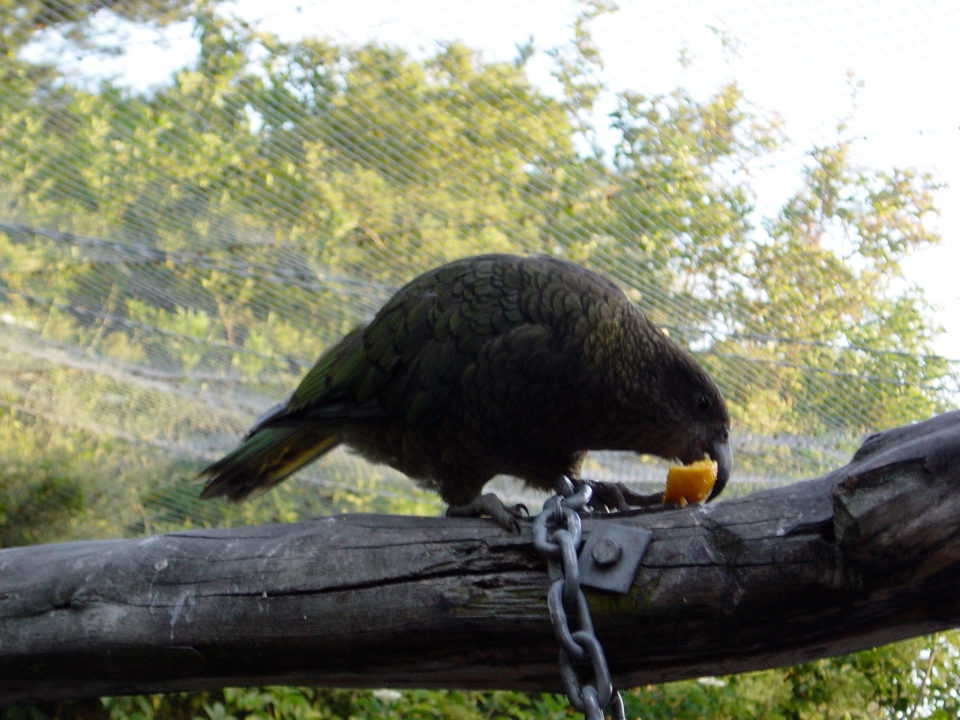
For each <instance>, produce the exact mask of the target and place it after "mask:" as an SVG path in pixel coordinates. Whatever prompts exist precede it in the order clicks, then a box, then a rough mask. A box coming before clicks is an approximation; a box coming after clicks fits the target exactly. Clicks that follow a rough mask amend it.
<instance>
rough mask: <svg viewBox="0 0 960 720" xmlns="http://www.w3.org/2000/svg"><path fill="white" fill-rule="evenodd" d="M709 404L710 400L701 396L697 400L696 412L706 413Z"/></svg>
mask: <svg viewBox="0 0 960 720" xmlns="http://www.w3.org/2000/svg"><path fill="white" fill-rule="evenodd" d="M711 404H712V403H711V402H710V398H708V397H707V396H706V395H701V396H700V397H698V398H697V410H699V411H700V412H706V411H707V410H709V409H710V406H711Z"/></svg>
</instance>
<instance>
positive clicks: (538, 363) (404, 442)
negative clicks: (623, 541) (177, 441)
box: [201, 255, 732, 530]
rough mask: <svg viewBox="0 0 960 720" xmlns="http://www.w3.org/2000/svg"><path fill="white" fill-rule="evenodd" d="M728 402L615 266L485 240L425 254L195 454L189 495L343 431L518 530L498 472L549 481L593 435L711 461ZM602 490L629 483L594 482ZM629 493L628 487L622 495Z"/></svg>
mask: <svg viewBox="0 0 960 720" xmlns="http://www.w3.org/2000/svg"><path fill="white" fill-rule="evenodd" d="M729 429H730V416H729V414H728V412H727V407H726V404H725V403H724V400H723V397H722V396H721V394H720V391H719V390H718V388H717V386H716V385H715V384H714V382H713V380H712V379H711V378H710V376H709V375H708V374H707V373H706V372H705V371H704V370H703V368H702V367H700V365H699V364H698V363H697V362H696V360H694V359H693V357H692V356H691V355H690V354H689V353H688V352H687V351H686V350H684V349H683V348H681V347H680V346H679V345H677V344H676V343H675V342H673V341H672V340H671V339H670V338H669V337H667V336H666V335H665V334H664V333H663V331H661V330H660V329H659V328H658V327H657V326H656V325H654V324H653V323H652V322H651V321H650V320H649V319H648V318H647V317H646V316H645V315H644V314H643V313H642V312H641V311H640V310H639V309H638V308H637V307H636V306H635V305H634V304H633V303H631V302H630V301H629V300H628V299H627V297H626V295H624V293H623V292H622V291H621V290H620V289H619V288H618V287H617V286H616V285H615V284H614V283H613V282H611V281H610V280H608V279H607V278H605V277H603V276H602V275H599V274H597V273H595V272H592V271H590V270H587V269H586V268H583V267H581V266H579V265H576V264H574V263H572V262H569V261H566V260H561V259H557V258H553V257H547V256H535V257H518V256H513V255H481V256H478V257H470V258H464V259H461V260H455V261H453V262H450V263H447V264H445V265H441V266H440V267H437V268H435V269H433V270H430V271H428V272H425V273H424V274H422V275H420V276H419V277H417V278H415V279H414V280H412V281H411V282H410V283H408V284H407V285H405V286H404V287H403V288H401V289H400V290H399V291H398V292H397V293H396V294H395V295H394V296H393V297H392V298H391V299H390V300H389V301H388V302H387V303H386V305H384V306H383V308H382V309H381V310H380V311H379V312H378V313H377V314H376V316H375V317H374V318H373V320H372V321H370V323H369V324H366V325H361V326H360V327H358V328H356V329H354V330H353V331H352V332H350V333H349V334H348V335H347V336H346V337H344V338H343V339H342V340H340V342H338V343H336V344H335V345H333V346H332V347H330V348H328V349H327V350H326V351H325V352H323V353H322V354H321V355H320V358H319V359H318V360H317V362H316V364H315V365H314V366H313V368H312V369H311V370H310V371H309V372H308V373H307V374H306V376H305V377H304V378H303V380H302V381H301V382H300V385H299V386H298V387H297V388H296V390H294V391H293V394H292V395H290V397H289V399H288V400H287V401H286V402H284V403H282V404H280V405H278V406H276V407H275V408H273V409H272V410H270V411H268V412H267V413H266V414H265V415H264V416H263V417H262V418H261V419H260V420H259V421H258V422H257V423H256V424H255V425H254V426H253V428H252V429H251V430H250V431H249V432H248V434H247V435H246V437H245V439H244V440H243V443H242V444H241V445H240V446H239V447H238V448H237V449H236V450H234V451H233V452H231V453H230V454H229V455H227V456H226V457H224V458H223V459H221V460H219V461H217V462H215V463H213V464H212V465H210V466H209V467H208V468H206V469H205V470H204V471H203V472H202V473H201V477H204V478H206V479H207V484H206V487H205V488H204V490H203V492H202V494H201V497H203V498H212V497H217V496H221V495H225V496H227V497H228V498H230V499H232V500H241V499H243V498H245V497H247V496H248V495H250V494H251V493H254V492H258V491H262V490H266V489H268V488H271V487H273V486H274V485H276V484H277V483H279V482H281V481H282V480H283V479H284V478H286V477H287V476H288V475H290V474H291V473H293V472H296V471H297V470H299V469H300V468H302V467H303V466H304V465H307V464H308V463H311V462H313V461H314V460H316V459H317V458H319V457H320V456H322V455H323V454H324V453H327V452H329V451H330V450H332V449H333V448H335V447H336V446H337V445H339V444H341V443H344V444H345V445H347V446H348V447H350V448H352V449H353V450H354V451H356V452H358V453H359V454H360V455H361V456H363V457H365V458H367V459H368V460H371V461H373V462H376V463H385V464H387V465H390V466H391V467H394V468H396V469H397V470H399V471H401V472H403V473H405V474H406V475H408V476H409V477H411V478H413V479H415V480H416V481H418V482H419V483H420V484H421V485H423V486H424V487H426V488H430V489H432V490H435V491H437V492H439V494H440V497H441V498H442V499H443V500H444V502H446V503H447V504H448V505H449V509H448V511H447V514H448V515H482V514H487V515H489V516H491V517H492V518H494V519H495V520H496V521H497V522H499V523H500V524H501V525H503V526H504V527H506V528H508V529H514V530H519V525H518V523H517V518H518V517H521V516H522V512H523V510H524V509H525V508H523V507H522V506H514V507H510V508H508V507H505V506H504V505H503V504H502V503H501V502H500V500H499V498H497V496H496V495H494V494H492V493H488V494H486V495H482V494H481V492H482V489H483V486H484V485H485V484H486V482H487V481H488V480H490V479H491V478H492V477H493V476H494V475H497V474H501V473H502V474H506V475H513V476H515V477H517V478H520V479H522V480H523V481H525V483H526V484H527V485H530V486H532V487H534V488H538V489H543V490H551V489H552V488H554V486H555V481H556V480H557V478H558V477H559V476H562V475H566V476H568V477H570V478H571V479H573V480H574V481H575V482H579V481H580V468H581V465H582V463H583V460H584V458H585V456H586V454H587V451H589V450H628V451H633V452H636V453H649V454H652V455H659V456H660V457H663V458H666V459H669V460H679V461H681V462H684V463H690V462H693V461H695V460H700V459H703V458H704V456H709V457H710V458H713V459H714V460H716V462H717V465H718V473H717V481H716V484H715V485H714V487H713V491H712V493H711V495H710V499H712V498H713V497H715V496H716V495H718V494H719V493H720V492H721V491H722V490H723V487H724V485H725V484H726V482H727V479H728V478H729V476H730V469H731V463H732V458H731V452H730V446H729V443H728V433H729ZM591 484H592V485H593V486H594V488H595V489H596V490H597V491H598V492H597V498H602V500H601V504H603V505H608V506H611V507H616V508H618V509H623V508H624V507H626V506H627V505H628V504H630V503H633V504H644V502H646V501H652V500H651V498H654V497H662V495H658V496H639V495H636V494H635V493H633V492H632V491H630V490H629V489H627V488H625V487H624V486H623V485H621V484H620V483H591ZM628 500H629V501H630V503H628V502H627V501H628Z"/></svg>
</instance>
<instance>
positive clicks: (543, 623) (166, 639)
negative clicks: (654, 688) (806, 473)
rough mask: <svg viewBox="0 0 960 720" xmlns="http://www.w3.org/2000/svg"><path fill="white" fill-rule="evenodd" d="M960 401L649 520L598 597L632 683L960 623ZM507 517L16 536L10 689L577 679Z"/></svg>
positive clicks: (533, 564)
mask: <svg viewBox="0 0 960 720" xmlns="http://www.w3.org/2000/svg"><path fill="white" fill-rule="evenodd" d="M958 490H960V413H949V414H946V415H941V416H939V417H936V418H933V419H932V420H929V421H927V422H925V423H920V424H917V425H913V426H909V427H906V428H899V429H897V430H891V431H889V432H886V433H882V434H881V435H878V436H874V437H872V438H870V439H869V440H868V441H867V442H866V443H865V444H864V446H863V447H862V448H861V449H860V450H859V451H858V452H857V454H856V455H855V456H854V459H853V461H852V462H851V463H850V464H849V465H847V466H846V467H843V468H841V469H839V470H836V471H834V472H833V473H831V474H830V475H827V476H826V477H823V478H820V479H817V480H811V481H807V482H803V483H797V484H795V485H790V486H787V487H783V488H778V489H775V490H768V491H763V492H758V493H755V494H753V495H749V496H747V497H744V498H740V499H734V500H728V501H726V502H721V503H717V504H714V505H710V506H706V507H689V508H686V509H683V510H672V511H656V512H645V513H643V512H630V513H621V514H616V515H608V516H600V517H595V518H592V519H590V518H587V519H585V520H584V531H585V533H589V532H590V530H591V529H592V528H595V527H597V526H598V525H599V524H602V523H611V522H613V523H628V524H630V525H634V526H638V527H645V528H649V529H650V530H652V531H653V534H654V535H653V541H652V542H651V543H650V546H649V548H648V550H647V553H646V555H645V557H644V560H643V563H642V565H641V567H640V570H639V572H638V573H637V576H636V578H635V580H634V584H633V587H632V590H631V591H630V593H629V594H627V595H613V594H608V593H603V592H589V591H588V597H589V601H590V607H591V610H592V612H593V617H594V622H595V625H596V631H597V635H598V637H599V638H600V640H601V641H602V643H603V645H604V648H605V650H606V654H607V658H608V661H609V662H610V665H611V670H612V671H613V673H614V676H615V681H616V683H617V684H618V685H620V686H631V685H638V684H643V683H652V682H663V681H667V680H677V679H680V678H690V677H698V676H702V675H714V674H726V673H733V672H741V671H745V670H756V669H760V668H766V667H772V666H778V665H788V664H793V663H798V662H803V661H807V660H811V659H814V658H819V657H824V656H828V655H834V654H839V653H845V652H851V651H854V650H859V649H862V648H867V647H871V646H874V645H878V644H882V643H887V642H892V641H895V640H900V639H903V638H907V637H911V636H914V635H919V634H923V633H928V632H933V631H936V630H940V629H944V628H949V627H953V626H954V625H958V624H960V603H958V602H957V601H956V598H957V593H958V590H960V532H958V530H960V523H958V520H960V492H958ZM530 540H531V538H530V525H529V524H525V525H524V531H523V535H522V536H520V537H517V536H514V535H509V534H507V533H505V532H504V531H503V530H502V529H501V528H500V527H499V526H497V525H495V524H494V523H492V522H490V521H488V520H471V519H452V518H451V519H447V518H416V517H398V516H376V515H343V516H338V517H326V518H319V519H317V520H313V521H310V522H304V523H299V524H293V525H266V526H260V527H247V528H237V529H229V530H195V531H185V532H177V533H171V534H168V535H162V536H158V537H148V538H145V539H139V540H111V541H96V542H76V543H64V544H57V545H41V546H34V547H24V548H12V549H7V550H2V551H0V702H4V703H10V702H26V701H37V700H51V699H65V698H77V697H87V696H96V695H102V694H124V693H142V692H157V691H175V690H197V689H203V688H215V687H221V686H224V685H253V684H263V683H271V684H276V683H283V684H310V685H330V686H341V687H383V686H388V687H459V688H504V689H518V690H557V689H558V687H559V681H558V672H557V644H556V640H555V639H554V637H553V632H552V630H551V627H550V623H549V620H548V616H547V609H546V590H547V586H548V581H547V576H546V572H545V569H544V564H543V562H542V561H541V559H540V557H539V556H538V555H537V554H536V552H535V551H534V549H533V547H532V545H531V542H530Z"/></svg>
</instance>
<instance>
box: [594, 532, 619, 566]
mask: <svg viewBox="0 0 960 720" xmlns="http://www.w3.org/2000/svg"><path fill="white" fill-rule="evenodd" d="M591 554H592V555H593V561H594V562H595V563H596V564H597V565H599V566H600V567H610V566H611V565H616V564H617V563H618V562H620V558H621V557H623V548H622V547H620V545H619V543H617V541H616V540H614V539H612V538H604V539H603V540H601V541H600V542H598V543H597V544H596V545H594V546H593V552H592V553H591Z"/></svg>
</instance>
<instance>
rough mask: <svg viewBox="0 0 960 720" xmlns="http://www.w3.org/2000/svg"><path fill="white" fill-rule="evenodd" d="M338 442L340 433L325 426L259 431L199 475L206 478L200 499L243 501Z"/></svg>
mask: <svg viewBox="0 0 960 720" xmlns="http://www.w3.org/2000/svg"><path fill="white" fill-rule="evenodd" d="M340 442H341V437H340V433H339V432H338V430H337V429H336V428H334V427H330V426H325V425H324V424H309V425H300V426H296V427H295V426H290V427H283V426H279V427H264V428H260V429H259V430H257V431H256V432H254V433H253V434H251V435H250V436H249V437H247V438H246V439H245V440H244V442H243V444H241V445H240V447H238V448H237V449H236V450H234V451H233V452H232V453H230V454H229V455H227V456H226V457H224V458H223V459H222V460H218V461H217V462H215V463H214V464H213V465H210V466H209V467H208V468H206V469H205V470H204V471H203V472H201V473H200V477H201V478H207V484H206V487H204V489H203V492H201V493H200V497H201V498H203V499H209V498H215V497H220V496H224V495H225V496H226V497H228V498H229V499H230V500H243V499H244V498H247V497H249V496H250V495H253V494H259V493H261V492H264V491H266V490H269V489H270V488H272V487H273V486H274V485H276V484H278V483H280V482H282V481H283V480H284V479H285V478H286V477H287V476H288V475H290V474H292V473H294V472H296V471H297V470H299V469H300V468H302V467H303V466H304V465H307V464H309V463H311V462H313V461H314V460H316V459H317V458H319V457H320V456H321V455H323V454H325V453H327V452H329V451H330V450H332V449H333V448H335V447H336V446H337V445H339V444H340Z"/></svg>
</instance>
